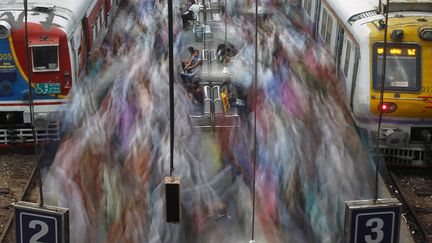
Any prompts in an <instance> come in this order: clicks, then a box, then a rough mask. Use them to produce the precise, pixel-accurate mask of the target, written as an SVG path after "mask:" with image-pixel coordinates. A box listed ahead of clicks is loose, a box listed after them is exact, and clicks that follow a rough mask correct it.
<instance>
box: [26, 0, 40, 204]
mask: <svg viewBox="0 0 432 243" xmlns="http://www.w3.org/2000/svg"><path fill="white" fill-rule="evenodd" d="M23 3H24V45H25V52H26V59H27V60H26V64H27V78H28V92H29V108H30V127H31V130H32V136H33V139H34V143H35V153H36V154H38V149H37V148H38V141H37V134H36V130H35V126H34V102H33V85H32V78H31V70H30V69H31V66H30V58H31V55H30V50H29V37H28V1H27V0H24V2H23ZM36 163H37V164H36V167H37V173H36V174H38V177H39V185H38V186H39V195H40V202H39V206H40V207H43V206H44V197H43V191H42V174H41V168H40V164H41V163H40V156H38V158H37V160H36Z"/></svg>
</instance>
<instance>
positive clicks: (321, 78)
mask: <svg viewBox="0 0 432 243" xmlns="http://www.w3.org/2000/svg"><path fill="white" fill-rule="evenodd" d="M173 2H174V4H175V6H174V9H175V11H176V12H175V14H174V16H175V18H176V19H175V21H174V23H175V26H174V37H175V40H176V42H175V43H174V46H175V53H177V54H175V58H176V63H180V62H181V60H180V55H178V53H179V52H180V51H183V50H186V49H187V47H188V46H189V45H188V43H183V42H182V41H181V39H182V35H184V33H185V32H184V31H183V28H182V27H183V26H182V25H181V17H180V15H181V11H180V9H181V7H182V6H183V4H184V3H183V2H181V1H173ZM227 2H228V3H227V6H225V8H226V10H227V23H228V29H229V30H228V33H236V35H237V37H236V38H235V40H236V43H233V44H234V45H235V46H236V48H237V49H238V50H237V53H236V55H235V56H234V57H232V58H231V60H230V63H229V65H228V69H230V70H231V71H230V73H231V74H232V77H231V80H232V82H233V83H235V84H236V85H237V86H239V87H241V88H242V89H244V90H245V92H246V93H247V94H248V100H247V102H246V104H245V106H246V107H247V108H245V109H247V110H248V112H247V113H246V114H245V115H244V116H243V117H242V118H243V119H242V121H241V122H242V123H241V126H240V127H239V128H236V129H226V130H221V131H217V132H216V133H212V134H210V135H209V134H208V133H204V132H201V131H199V130H197V129H193V128H192V127H191V125H190V121H189V114H190V112H191V110H193V109H194V107H193V106H194V102H192V101H191V99H190V98H189V97H188V95H187V90H186V89H185V88H184V87H183V85H182V83H181V81H180V80H179V78H177V77H178V75H176V80H175V147H174V148H175V150H174V151H175V152H174V163H175V171H174V175H175V176H180V177H181V214H182V220H181V222H180V223H178V224H168V223H166V222H165V213H164V192H163V189H164V185H163V178H164V177H165V176H166V175H168V174H169V148H170V143H169V122H170V120H169V99H168V97H169V95H168V91H169V90H168V89H169V85H168V84H169V78H168V77H169V75H168V21H167V20H168V18H167V9H168V8H167V5H166V4H167V1H142V0H129V1H128V2H124V4H123V5H124V6H122V8H121V10H120V13H119V14H118V16H117V18H116V20H115V23H114V24H113V27H112V29H111V30H110V33H109V35H108V38H107V39H106V41H105V42H104V43H103V45H102V47H101V49H100V52H97V53H93V56H92V65H90V66H89V68H88V73H89V75H88V77H87V79H86V80H84V81H83V82H82V83H80V84H78V85H79V88H78V89H77V90H76V92H75V93H74V97H73V100H72V102H71V104H70V105H69V107H68V109H67V110H68V112H67V114H66V116H65V118H64V120H65V122H64V123H65V124H64V134H65V135H64V138H63V140H62V142H61V144H60V147H59V149H58V151H57V154H56V156H55V159H54V162H53V164H52V166H51V167H50V169H49V171H48V173H47V176H46V178H45V179H44V188H45V189H44V190H45V196H46V201H47V202H49V203H50V204H52V205H58V206H62V207H67V208H70V214H71V216H70V231H71V232H70V237H71V242H150V243H153V242H155V243H156V242H185V243H186V242H187V243H193V242H203V243H204V242H206V243H212V242H248V241H249V240H250V238H251V231H252V230H251V225H252V193H253V192H254V188H253V187H252V185H253V183H252V182H253V163H254V161H253V153H254V152H256V155H257V157H256V163H257V167H256V188H255V191H256V211H255V238H256V240H257V242H328V243H334V242H341V241H342V236H343V223H344V222H343V219H344V202H345V201H346V200H354V199H364V198H370V197H371V196H372V186H371V184H372V182H373V180H372V179H371V181H368V178H372V175H373V169H372V165H371V162H370V159H369V157H368V154H367V152H366V150H365V147H364V145H363V144H362V141H361V139H360V138H359V136H358V135H357V131H356V127H355V125H354V123H353V120H352V118H351V116H350V114H349V112H348V109H347V108H346V107H345V101H344V99H343V97H344V95H343V89H342V87H341V84H340V82H339V81H338V80H337V78H336V76H335V75H334V69H335V67H334V64H333V63H332V61H331V58H329V56H330V54H329V52H328V51H327V50H325V49H324V48H323V47H322V46H320V45H318V44H316V43H315V42H314V40H313V39H312V37H311V33H309V31H308V26H307V25H306V24H305V22H304V20H303V18H302V16H301V14H300V13H299V11H298V10H297V5H298V4H297V3H296V2H290V1H282V0H279V1H277V0H274V1H272V0H266V1H264V0H262V1H261V4H262V5H263V6H265V11H266V12H265V13H263V14H262V15H260V18H259V35H258V36H259V39H258V52H259V59H258V64H257V65H258V90H257V91H256V95H255V96H253V95H251V94H255V92H254V90H253V88H254V85H253V84H254V70H255V31H254V29H255V22H254V21H255V19H254V15H253V12H254V11H253V10H254V9H255V7H254V6H255V5H254V4H255V1H250V0H243V1H242V0H236V1H227ZM177 71H178V72H180V70H177ZM254 106H256V114H255V113H254V109H253V107H254ZM255 115H256V119H257V123H256V131H257V134H256V137H257V141H256V143H257V144H256V151H254V144H253V139H252V137H253V131H254V127H253V124H254V123H253V121H254V116H255Z"/></svg>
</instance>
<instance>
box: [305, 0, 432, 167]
mask: <svg viewBox="0 0 432 243" xmlns="http://www.w3.org/2000/svg"><path fill="white" fill-rule="evenodd" d="M385 2H386V1H385V0H383V1H382V2H381V1H379V0H302V10H303V13H304V15H305V17H306V19H307V20H308V21H309V24H310V28H311V30H312V31H313V33H314V37H315V38H316V39H317V40H318V41H320V42H322V43H325V44H326V45H327V46H328V47H329V49H330V51H331V52H332V53H333V55H334V58H335V61H336V64H337V67H338V68H337V69H338V70H337V72H338V75H339V77H340V78H341V80H342V81H343V83H344V87H345V94H346V100H347V102H348V106H349V108H350V109H351V112H352V114H353V116H354V119H355V120H356V122H357V125H358V127H359V128H360V129H361V130H363V131H366V132H367V134H368V137H369V138H370V142H371V144H370V145H373V144H374V143H375V142H372V141H374V140H375V139H374V138H376V132H377V130H378V119H379V109H382V110H383V112H384V116H383V120H382V126H381V131H380V141H379V143H380V148H381V149H380V150H381V151H383V152H384V155H385V157H386V158H387V161H388V162H390V163H397V164H404V165H416V166H432V152H431V150H432V145H431V144H432V1H430V0H391V1H390V4H389V7H388V9H389V20H388V36H387V40H388V48H387V65H386V68H387V69H386V78H385V83H384V101H383V103H382V104H380V86H381V85H380V80H381V66H382V60H383V52H384V48H383V43H384V29H385V16H384V10H385V9H387V6H386V5H385Z"/></svg>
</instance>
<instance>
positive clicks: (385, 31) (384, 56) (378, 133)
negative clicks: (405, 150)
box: [374, 0, 389, 202]
mask: <svg viewBox="0 0 432 243" xmlns="http://www.w3.org/2000/svg"><path fill="white" fill-rule="evenodd" d="M383 11H385V26H384V47H383V49H384V52H383V60H382V66H381V81H380V85H381V86H380V102H379V105H378V110H379V119H378V131H377V136H376V148H375V150H376V151H375V154H376V161H375V162H376V172H375V198H374V201H375V202H377V200H378V176H379V161H378V160H379V154H380V150H379V138H380V132H381V123H382V117H383V111H382V109H381V105H382V103H383V101H384V83H385V74H386V68H387V67H386V66H387V65H386V64H387V29H388V28H387V26H388V13H389V0H387V4H386V8H384V9H383Z"/></svg>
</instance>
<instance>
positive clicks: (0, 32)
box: [0, 20, 12, 39]
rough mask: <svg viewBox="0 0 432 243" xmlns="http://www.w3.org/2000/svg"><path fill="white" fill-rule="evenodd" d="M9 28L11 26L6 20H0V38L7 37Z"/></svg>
mask: <svg viewBox="0 0 432 243" xmlns="http://www.w3.org/2000/svg"><path fill="white" fill-rule="evenodd" d="M11 28H12V26H11V25H10V24H9V23H8V22H6V21H4V20H0V39H6V38H8V37H9V35H10V30H11Z"/></svg>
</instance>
